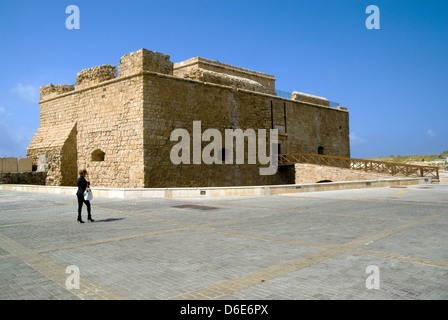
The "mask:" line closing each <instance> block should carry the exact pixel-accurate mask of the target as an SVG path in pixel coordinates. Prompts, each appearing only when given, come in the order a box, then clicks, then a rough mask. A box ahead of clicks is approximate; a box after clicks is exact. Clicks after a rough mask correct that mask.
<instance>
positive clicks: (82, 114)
mask: <svg viewBox="0 0 448 320" xmlns="http://www.w3.org/2000/svg"><path fill="white" fill-rule="evenodd" d="M39 104H40V126H39V128H38V130H37V132H36V134H35V135H34V137H33V139H32V141H31V143H30V144H29V147H28V150H27V158H31V159H32V162H33V165H34V166H35V167H37V170H38V171H46V172H47V175H46V182H45V183H46V184H47V185H58V186H74V185H76V179H77V172H78V170H79V169H84V168H86V169H87V170H88V171H89V174H90V179H91V181H92V186H97V187H114V188H155V187H213V186H238V185H241V186H248V185H270V184H281V183H294V172H292V173H291V172H290V171H291V168H289V169H287V168H283V167H280V168H279V170H278V171H277V173H276V174H274V175H260V174H259V168H260V166H261V164H260V163H255V164H249V163H248V162H247V161H246V162H244V163H242V164H241V163H240V164H236V163H235V162H234V163H233V164H216V163H215V164H205V163H201V164H194V163H193V162H190V164H174V163H173V162H172V161H170V152H171V150H172V148H173V146H174V145H175V144H176V143H177V141H172V140H171V139H170V135H171V133H172V132H173V130H175V129H178V128H183V129H186V130H187V131H189V132H192V129H193V122H195V121H200V122H201V125H202V128H203V130H204V129H207V128H214V129H217V130H219V131H221V132H223V133H224V131H225V130H226V129H242V130H246V129H249V128H251V129H255V130H257V129H266V130H267V131H268V132H269V129H277V130H278V145H277V148H278V152H279V153H299V152H300V153H311V154H316V153H324V154H328V155H334V156H342V157H349V156H350V144H349V114H348V111H347V109H346V108H343V107H335V108H333V107H330V103H329V100H327V99H325V98H322V97H317V96H312V95H308V94H304V93H300V92H296V91H295V92H293V93H292V95H291V97H290V98H283V97H279V96H277V95H276V91H275V77H274V76H273V75H269V74H265V73H261V72H256V71H252V70H248V69H244V68H240V67H236V66H231V65H228V64H224V63H221V62H218V61H212V60H208V59H204V58H200V57H196V58H192V59H189V60H186V61H183V62H180V63H173V62H171V61H170V56H169V55H165V54H162V53H158V52H153V51H149V50H146V49H140V50H138V51H135V52H132V53H128V54H126V55H124V56H123V57H121V59H120V61H119V63H118V76H117V68H116V67H115V66H111V65H102V66H96V67H93V68H90V69H85V70H82V71H81V72H79V73H78V74H77V77H76V82H75V85H64V84H63V85H54V84H49V85H46V86H42V87H41V88H40V101H39ZM205 145H207V142H202V146H205ZM245 156H247V150H246V151H245ZM292 170H293V169H292Z"/></svg>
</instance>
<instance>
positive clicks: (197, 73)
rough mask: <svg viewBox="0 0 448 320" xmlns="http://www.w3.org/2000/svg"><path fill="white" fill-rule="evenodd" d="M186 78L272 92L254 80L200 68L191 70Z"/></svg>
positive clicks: (186, 74) (185, 75)
mask: <svg viewBox="0 0 448 320" xmlns="http://www.w3.org/2000/svg"><path fill="white" fill-rule="evenodd" d="M184 78H186V79H193V80H198V81H202V82H210V83H216V84H221V85H224V86H231V87H235V88H239V89H245V90H252V91H257V92H263V93H269V92H270V90H268V89H266V88H265V87H263V86H262V85H261V84H260V83H258V82H256V81H254V80H250V79H246V78H242V77H237V76H232V75H228V74H224V73H218V72H214V71H209V70H205V69H200V68H198V69H191V70H190V71H188V72H187V73H185V74H184Z"/></svg>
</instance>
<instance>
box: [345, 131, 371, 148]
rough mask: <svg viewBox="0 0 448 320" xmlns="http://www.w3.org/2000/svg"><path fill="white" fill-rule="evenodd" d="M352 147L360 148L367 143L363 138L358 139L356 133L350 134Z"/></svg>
mask: <svg viewBox="0 0 448 320" xmlns="http://www.w3.org/2000/svg"><path fill="white" fill-rule="evenodd" d="M349 138H350V145H351V146H359V145H362V144H366V143H367V141H366V140H364V139H363V138H361V137H358V136H357V135H356V134H355V133H354V132H350V136H349Z"/></svg>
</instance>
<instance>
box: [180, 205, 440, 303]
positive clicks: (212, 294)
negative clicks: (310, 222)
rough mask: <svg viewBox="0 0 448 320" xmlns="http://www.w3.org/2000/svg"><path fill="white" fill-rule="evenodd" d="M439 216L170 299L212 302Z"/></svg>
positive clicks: (429, 217) (421, 219)
mask: <svg viewBox="0 0 448 320" xmlns="http://www.w3.org/2000/svg"><path fill="white" fill-rule="evenodd" d="M443 215H446V212H445V211H443V212H442V213H437V214H433V215H430V216H426V217H423V218H419V219H414V220H411V221H408V222H406V223H404V224H401V225H399V226H395V227H392V228H389V229H386V230H382V231H379V232H376V233H374V234H371V235H367V236H363V237H360V238H358V239H355V240H352V241H350V242H347V243H344V244H341V245H339V246H337V247H333V248H329V249H325V250H322V251H320V252H317V253H313V254H310V255H308V256H305V257H301V258H298V259H295V260H292V261H288V262H285V263H281V264H278V265H274V266H270V267H267V268H264V269H261V270H258V271H255V272H252V273H250V274H247V275H243V276H240V277H237V278H234V279H231V280H227V281H223V282H221V283H218V284H215V285H212V286H209V287H205V288H203V289H199V290H196V291H192V292H189V293H187V294H184V295H179V296H177V297H174V298H173V300H184V299H195V297H198V296H200V297H204V298H206V299H216V298H218V297H220V296H222V295H226V294H231V293H234V292H237V291H240V290H242V289H245V288H248V287H250V286H253V285H257V284H260V283H262V282H265V281H268V280H271V279H274V278H277V277H280V276H284V275H286V274H288V273H291V272H294V271H297V270H300V269H303V268H305V267H309V266H311V265H314V264H316V263H319V262H322V261H325V260H328V259H331V258H333V257H335V256H338V255H340V254H344V253H350V252H352V251H353V250H355V249H356V248H358V247H360V246H363V245H365V244H366V243H368V242H371V241H377V240H379V239H382V238H386V237H389V236H391V235H393V234H396V233H398V232H401V231H403V230H406V229H409V228H412V227H415V226H417V225H421V224H424V223H428V222H429V221H431V220H434V219H437V218H439V217H441V216H443Z"/></svg>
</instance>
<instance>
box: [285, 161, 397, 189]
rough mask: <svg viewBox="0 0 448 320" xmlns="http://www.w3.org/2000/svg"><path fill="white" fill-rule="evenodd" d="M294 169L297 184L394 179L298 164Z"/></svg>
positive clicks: (358, 171) (383, 175) (379, 175)
mask: <svg viewBox="0 0 448 320" xmlns="http://www.w3.org/2000/svg"><path fill="white" fill-rule="evenodd" d="M294 169H295V183H296V184H306V183H317V182H320V181H324V180H329V181H331V182H343V181H362V180H379V179H392V178H393V176H391V175H385V174H379V173H374V172H364V171H361V170H351V169H342V168H336V167H329V166H319V165H314V164H303V163H297V164H295V165H294Z"/></svg>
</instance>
